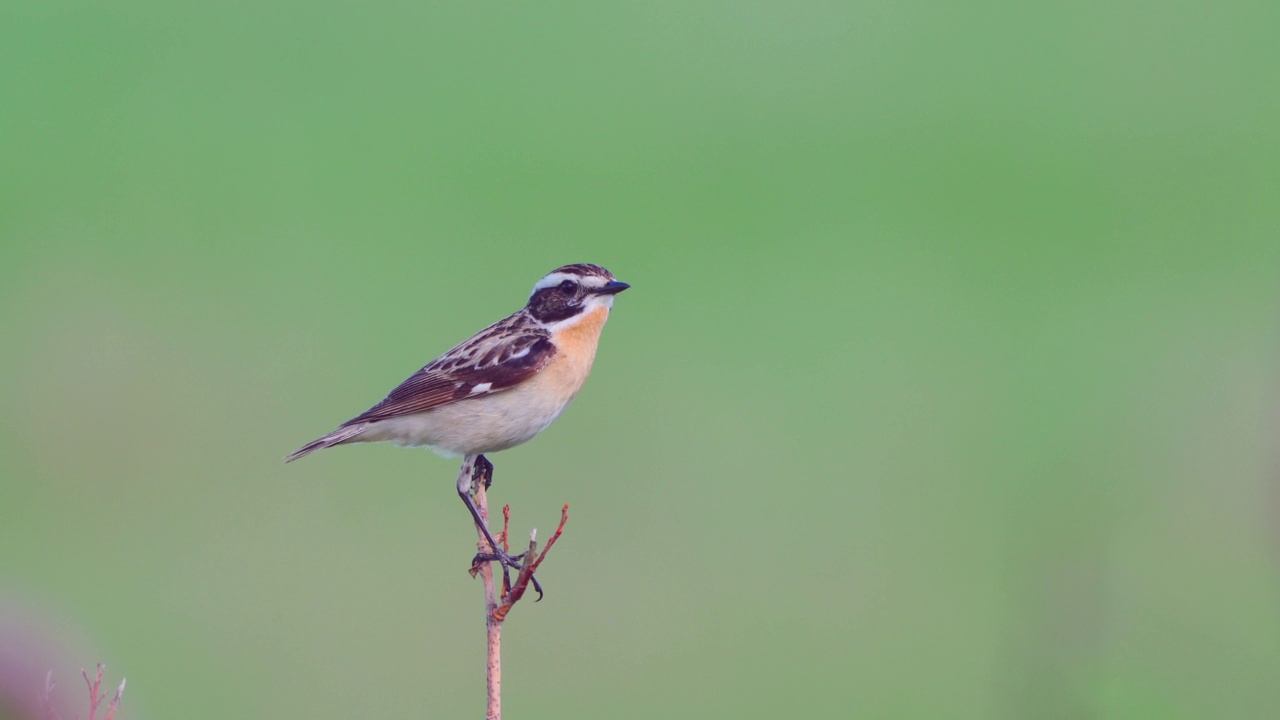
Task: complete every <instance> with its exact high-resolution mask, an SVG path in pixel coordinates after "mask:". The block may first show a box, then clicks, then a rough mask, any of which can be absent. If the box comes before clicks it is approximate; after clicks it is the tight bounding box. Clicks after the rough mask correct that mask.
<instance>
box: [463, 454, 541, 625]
mask: <svg viewBox="0 0 1280 720" xmlns="http://www.w3.org/2000/svg"><path fill="white" fill-rule="evenodd" d="M478 481H483V482H484V486H485V489H488V488H489V485H490V484H492V483H493V463H491V462H489V460H488V458H486V457H485V456H484V455H474V456H473V455H468V456H466V457H465V458H464V459H463V460H462V471H461V472H460V473H458V497H460V498H462V502H464V503H466V506H467V510H470V511H471V518H472V519H473V520H475V523H476V527H478V528H480V532H482V533H484V539H485V540H487V541H488V543H489V547H490V548H491V549H492V550H493V552H491V553H483V552H482V553H476V556H475V558H473V559H472V560H471V564H472V565H475V564H477V563H481V562H493V561H497V562H498V563H500V564H501V565H502V576H503V581H504V582H505V583H506V586H507V587H510V586H511V576H510V573H509V571H508V568H515V569H516V570H517V571H519V570H521V569H523V566H521V565H520V560H521V559H522V558H523V557H524V555H525V554H524V553H520V554H519V555H510V554H508V553H507V552H506V551H505V550H503V549H502V547H501V546H500V545H498V541H497V540H495V539H494V537H493V533H491V532H489V525H488V524H487V523H486V522H485V521H484V518H482V517H480V509H479V508H477V507H476V502H475V500H474V499H473V498H472V497H471V495H472V488H474V487H475V483H476V482H478ZM529 579H530V581H531V582H533V589H534V590H537V591H538V599H539V600H541V599H542V586H541V585H540V584H539V583H538V581H537V579H536V578H533V577H530V578H529Z"/></svg>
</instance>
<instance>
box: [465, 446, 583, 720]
mask: <svg viewBox="0 0 1280 720" xmlns="http://www.w3.org/2000/svg"><path fill="white" fill-rule="evenodd" d="M471 471H472V467H471V464H470V463H467V462H463V464H462V472H463V473H466V474H468V475H469V474H470V473H471ZM473 491H474V498H475V504H476V509H477V510H479V511H480V517H481V518H483V519H484V521H485V523H486V524H488V522H489V498H488V495H487V494H486V492H485V487H484V483H474V486H473ZM568 521H569V505H568V504H565V506H564V507H563V508H561V510H560V525H559V526H558V527H557V528H556V531H555V533H554V534H553V535H552V536H551V539H550V540H548V541H547V545H546V547H544V548H543V549H542V553H541V554H539V553H538V543H537V535H538V531H537V530H536V529H535V530H534V531H533V532H531V533H529V551H528V553H527V554H526V555H525V556H524V563H523V564H522V567H521V569H520V574H519V575H518V576H517V577H516V581H515V583H514V584H511V583H510V578H509V577H508V575H507V573H506V572H505V568H504V572H503V582H502V589H501V591H499V590H498V589H497V588H496V587H495V586H494V578H493V561H489V562H481V563H478V564H477V565H476V566H473V567H472V568H471V575H472V577H474V576H475V575H477V574H479V575H480V579H481V581H482V582H483V583H484V601H485V614H484V621H485V622H484V624H485V636H486V652H485V658H486V662H485V680H486V683H485V684H486V687H487V689H488V693H487V696H488V702H487V704H486V706H485V718H486V720H501V718H502V625H503V623H504V622H506V619H507V614H508V613H510V612H511V608H512V607H513V606H514V605H515V604H516V603H517V602H520V598H522V597H524V594H525V591H526V590H528V588H529V583H530V582H532V580H533V574H534V573H535V572H536V571H537V570H538V566H539V565H541V564H542V561H543V560H545V559H546V558H547V552H548V551H550V550H551V546H552V545H555V543H556V540H558V539H560V535H561V533H563V532H564V525H565V523H566V522H568ZM510 527H511V506H509V505H504V506H503V507H502V533H501V534H499V535H497V536H496V537H495V539H497V540H498V542H499V543H500V544H501V545H502V551H503V552H507V553H509V552H510V551H511V550H510V546H509V544H508V537H509V531H510ZM476 537H477V540H476V549H477V550H479V551H480V553H481V554H484V555H489V556H493V555H495V554H496V553H495V552H494V551H495V550H496V549H497V548H494V547H492V546H490V545H489V541H488V539H487V538H485V536H484V530H482V529H481V528H480V527H477V528H476ZM499 592H500V593H501V594H499ZM539 592H541V591H539Z"/></svg>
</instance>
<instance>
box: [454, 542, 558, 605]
mask: <svg viewBox="0 0 1280 720" xmlns="http://www.w3.org/2000/svg"><path fill="white" fill-rule="evenodd" d="M494 550H495V552H491V553H487V552H479V553H476V556H475V557H474V558H472V559H471V567H472V568H477V567H479V566H480V564H481V563H487V562H496V563H499V564H501V565H502V587H503V590H504V591H510V590H511V570H515V571H516V572H517V573H520V572H524V565H522V564H521V562H520V561H521V560H523V559H524V556H525V555H527V554H528V553H520V554H519V555H511V554H508V553H505V552H503V551H501V550H498V549H497V548H494ZM473 574H474V570H473ZM529 582H530V583H532V584H533V589H534V590H536V591H537V593H538V600H536V601H535V602H538V601H541V600H542V584H541V583H539V582H538V578H536V577H534V576H533V575H529Z"/></svg>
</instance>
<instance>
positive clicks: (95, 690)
mask: <svg viewBox="0 0 1280 720" xmlns="http://www.w3.org/2000/svg"><path fill="white" fill-rule="evenodd" d="M106 670H107V666H106V665H103V664H102V663H98V672H97V674H95V675H94V677H93V679H92V680H90V679H89V672H88V671H87V670H83V669H82V670H81V671H80V675H81V676H83V677H84V684H85V685H87V686H88V688H89V718H88V720H97V714H98V708H99V707H100V706H101V705H102V701H103V700H106V699H107V694H106V693H105V692H103V691H102V674H103V673H104V672H106ZM124 684H125V679H124V678H121V679H120V687H118V688H116V695H115V697H113V698H111V702H109V703H107V712H106V714H105V715H103V716H102V720H115V717H116V712H117V711H119V710H120V698H121V697H123V696H124ZM55 687H57V683H55V682H54V681H53V671H52V670H50V671H49V674H48V675H45V678H44V696H43V697H42V700H43V701H44V702H43V704H44V720H61V718H59V717H58V711H57V710H54V709H53V689H54V688H55Z"/></svg>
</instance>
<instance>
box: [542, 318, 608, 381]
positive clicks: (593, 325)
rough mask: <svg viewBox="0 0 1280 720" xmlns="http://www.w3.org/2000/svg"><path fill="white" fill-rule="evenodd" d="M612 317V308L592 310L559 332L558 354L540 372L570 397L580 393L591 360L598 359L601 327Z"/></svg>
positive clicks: (589, 370) (557, 339)
mask: <svg viewBox="0 0 1280 720" xmlns="http://www.w3.org/2000/svg"><path fill="white" fill-rule="evenodd" d="M608 319H609V308H607V307H601V308H596V309H595V310H592V311H591V312H589V313H587V314H586V315H584V316H583V317H582V319H581V320H579V321H578V322H576V323H574V324H573V325H571V326H570V327H567V328H563V329H561V330H559V331H557V332H556V333H555V335H554V336H553V337H552V342H554V343H555V344H556V357H555V359H554V360H552V361H551V364H550V365H549V366H547V368H546V369H544V370H543V371H542V372H541V373H539V375H543V376H546V381H548V382H549V383H550V384H553V385H554V386H556V388H557V390H558V391H559V392H561V393H564V394H566V395H568V396H573V395H575V394H577V392H578V390H579V389H581V388H582V383H584V382H586V380H587V375H589V374H590V373H591V363H593V362H594V361H595V359H596V345H597V344H598V343H599V342H600V330H601V328H603V327H604V321H605V320H608Z"/></svg>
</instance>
